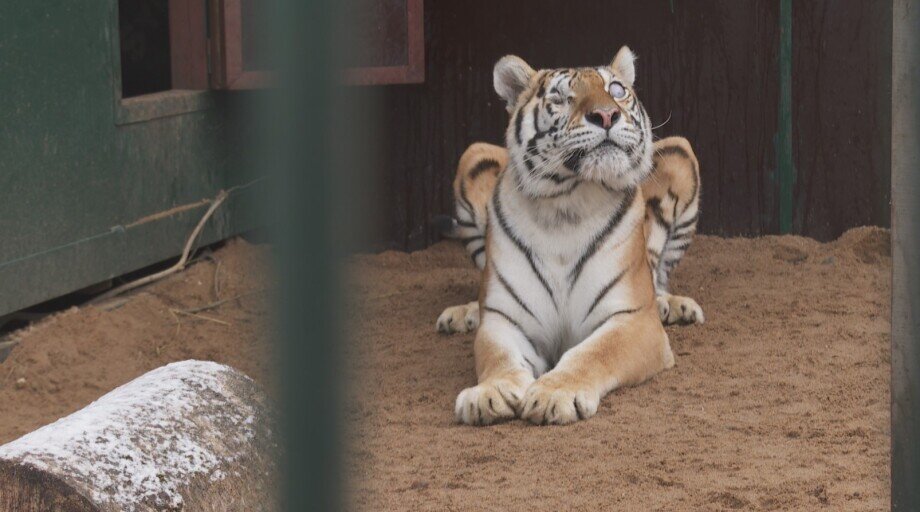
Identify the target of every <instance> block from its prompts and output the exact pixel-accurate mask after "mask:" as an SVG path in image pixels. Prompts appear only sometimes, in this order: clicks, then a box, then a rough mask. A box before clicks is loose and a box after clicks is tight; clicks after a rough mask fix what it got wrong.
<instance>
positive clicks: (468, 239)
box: [459, 235, 483, 245]
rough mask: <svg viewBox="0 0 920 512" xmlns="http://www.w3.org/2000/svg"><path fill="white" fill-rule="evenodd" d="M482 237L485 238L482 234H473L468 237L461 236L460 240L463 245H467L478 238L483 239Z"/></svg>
mask: <svg viewBox="0 0 920 512" xmlns="http://www.w3.org/2000/svg"><path fill="white" fill-rule="evenodd" d="M482 238H483V236H482V235H473V236H468V237H466V238H460V239H459V240H460V243H462V244H463V245H466V244H468V243H470V242H475V241H476V240H482Z"/></svg>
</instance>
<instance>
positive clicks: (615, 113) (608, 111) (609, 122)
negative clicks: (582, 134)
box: [585, 108, 620, 130]
mask: <svg viewBox="0 0 920 512" xmlns="http://www.w3.org/2000/svg"><path fill="white" fill-rule="evenodd" d="M619 118H620V111H619V110H617V109H615V108H599V109H596V110H594V111H592V112H591V113H589V114H588V115H586V116H585V120H586V121H588V122H589V123H591V124H593V125H596V126H600V127H601V128H603V129H605V130H607V129H609V128H610V127H611V126H613V123H615V122H617V120H618V119H619Z"/></svg>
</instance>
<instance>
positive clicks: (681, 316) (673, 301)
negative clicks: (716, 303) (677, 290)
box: [655, 295, 706, 325]
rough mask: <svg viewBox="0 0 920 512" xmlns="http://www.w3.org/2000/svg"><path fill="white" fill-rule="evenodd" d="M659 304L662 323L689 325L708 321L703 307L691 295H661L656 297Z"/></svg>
mask: <svg viewBox="0 0 920 512" xmlns="http://www.w3.org/2000/svg"><path fill="white" fill-rule="evenodd" d="M655 301H656V302H657V304H658V315H659V317H660V318H661V323H663V324H665V325H673V324H680V325H689V324H702V323H705V322H706V317H704V316H703V308H701V307H700V305H699V304H697V303H696V301H695V300H693V299H691V298H690V297H682V296H680V295H659V296H658V297H655Z"/></svg>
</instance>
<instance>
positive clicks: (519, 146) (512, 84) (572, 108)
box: [493, 46, 652, 197]
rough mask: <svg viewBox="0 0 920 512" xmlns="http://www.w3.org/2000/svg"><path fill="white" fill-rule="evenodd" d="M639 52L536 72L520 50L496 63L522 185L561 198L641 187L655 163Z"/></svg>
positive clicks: (497, 81) (510, 144)
mask: <svg viewBox="0 0 920 512" xmlns="http://www.w3.org/2000/svg"><path fill="white" fill-rule="evenodd" d="M635 59H636V57H635V55H634V54H633V52H632V51H631V50H630V49H629V48H628V47H626V46H624V47H623V48H621V49H620V51H619V52H617V54H616V56H615V57H614V58H613V61H612V62H611V63H610V65H609V66H600V67H593V68H568V69H544V70H540V71H535V70H534V69H533V68H531V67H530V66H529V65H528V64H527V63H526V62H524V60H523V59H521V58H520V57H516V56H513V55H509V56H506V57H503V58H502V59H501V60H499V61H498V63H496V64H495V70H494V75H493V80H494V85H495V91H496V92H497V93H498V95H499V96H501V97H502V99H504V100H505V103H506V105H507V108H508V112H509V113H510V114H511V118H510V122H509V125H508V131H507V133H506V145H507V148H508V150H509V152H510V155H511V162H512V165H511V166H509V167H513V168H514V169H515V172H516V176H517V181H518V186H519V187H520V188H521V190H523V191H524V192H525V193H528V194H529V195H531V196H534V197H553V196H559V195H562V194H564V193H566V192H567V191H570V190H571V189H573V188H574V187H575V186H577V185H578V184H579V183H582V182H595V183H598V184H601V185H603V186H605V187H607V188H609V189H615V190H623V189H627V188H630V187H634V186H637V185H638V184H639V183H640V182H641V181H642V180H643V179H644V178H645V177H646V176H647V175H648V173H649V172H650V170H651V167H652V134H651V128H650V126H649V125H650V122H649V118H648V114H647V113H646V112H645V109H644V108H643V107H642V103H640V102H639V99H638V98H637V97H636V94H635V91H634V90H633V83H634V81H635V78H636V68H635Z"/></svg>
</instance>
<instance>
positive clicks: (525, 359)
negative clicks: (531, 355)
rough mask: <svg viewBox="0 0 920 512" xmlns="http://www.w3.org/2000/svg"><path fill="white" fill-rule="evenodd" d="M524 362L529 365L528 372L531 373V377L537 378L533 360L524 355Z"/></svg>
mask: <svg viewBox="0 0 920 512" xmlns="http://www.w3.org/2000/svg"><path fill="white" fill-rule="evenodd" d="M524 362H525V363H527V365H528V366H530V373H532V374H533V378H535V379H536V378H537V365H536V364H534V362H533V361H531V360H530V359H528V358H527V356H524Z"/></svg>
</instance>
